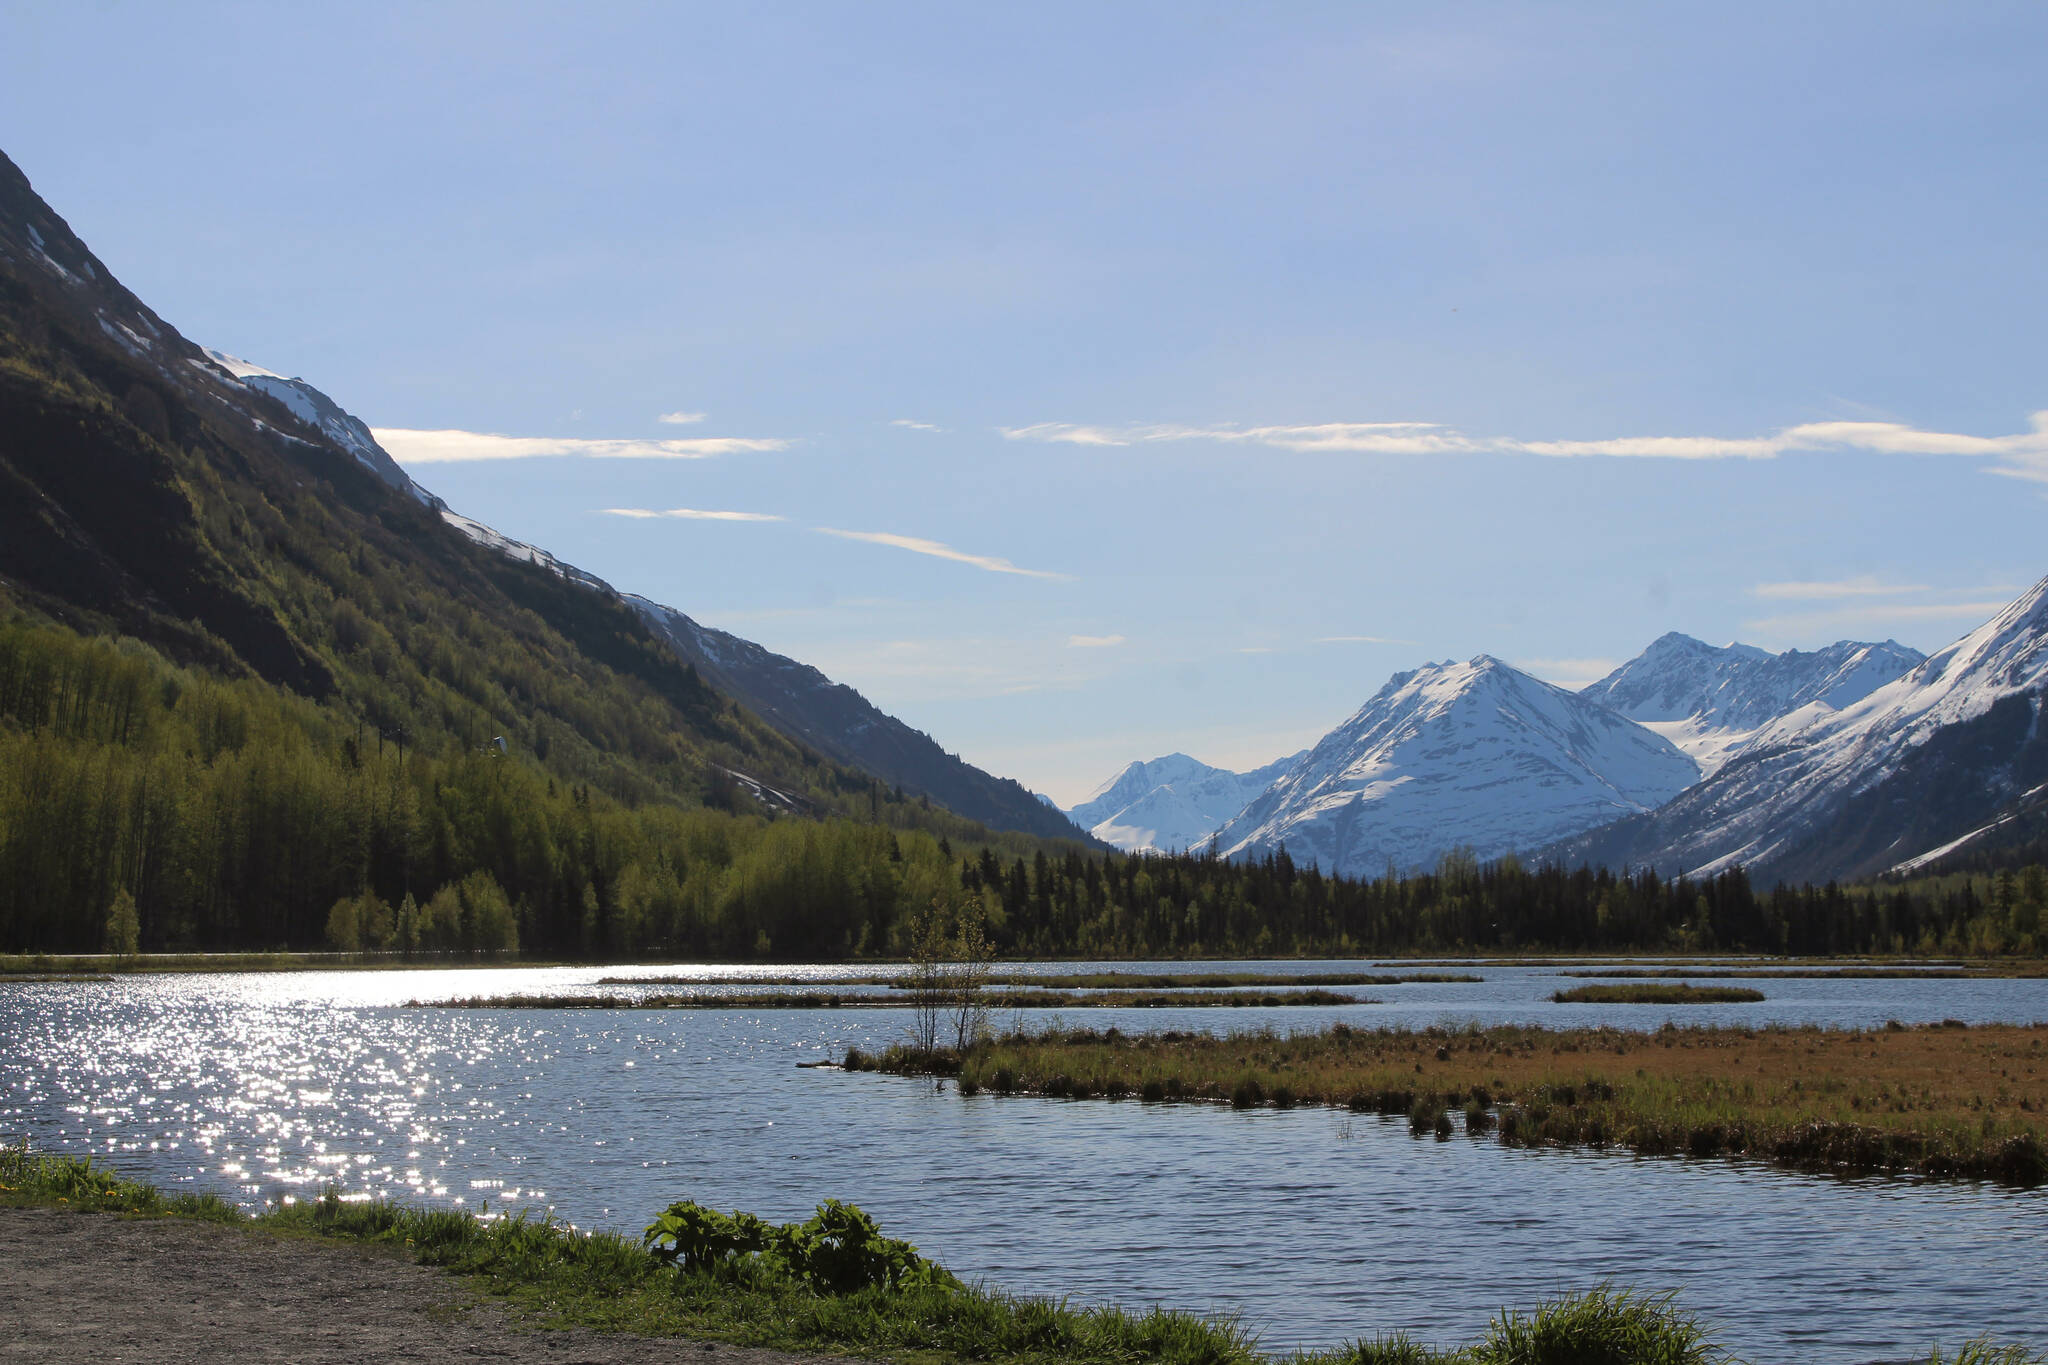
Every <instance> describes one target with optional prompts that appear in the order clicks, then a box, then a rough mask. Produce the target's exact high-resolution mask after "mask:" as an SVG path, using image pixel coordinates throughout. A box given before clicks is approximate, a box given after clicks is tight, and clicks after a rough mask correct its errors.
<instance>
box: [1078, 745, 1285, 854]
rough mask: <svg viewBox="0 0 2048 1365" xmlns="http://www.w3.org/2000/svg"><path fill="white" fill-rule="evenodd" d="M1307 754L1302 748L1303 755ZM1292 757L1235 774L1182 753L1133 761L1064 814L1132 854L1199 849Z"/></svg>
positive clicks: (1281, 770)
mask: <svg viewBox="0 0 2048 1365" xmlns="http://www.w3.org/2000/svg"><path fill="white" fill-rule="evenodd" d="M1306 752H1307V750H1303V751H1302V754H1305V753H1306ZM1302 754H1290V755H1288V756H1287V757H1286V758H1281V759H1276V760H1274V761H1273V762H1271V763H1268V764H1266V765H1265V766H1264V767H1262V768H1254V769H1252V771H1250V772H1246V773H1236V772H1231V771H1230V770H1229V769H1227V768H1214V767H1211V766H1210V765H1208V764H1207V763H1204V762H1202V761H1201V760H1199V759H1194V758H1189V757H1188V756H1187V755H1186V754H1168V755H1166V756H1165V757H1164V758H1154V759H1149V760H1146V761H1144V762H1139V763H1133V764H1130V765H1129V766H1128V767H1126V768H1125V769H1124V770H1123V771H1122V772H1120V773H1118V774H1117V775H1116V776H1115V777H1112V778H1110V779H1109V781H1107V782H1105V783H1103V784H1102V785H1101V786H1099V787H1097V788H1096V789H1095V790H1094V791H1093V792H1091V793H1089V796H1088V799H1087V800H1085V801H1083V802H1082V803H1081V804H1080V805H1078V806H1074V807H1072V808H1070V809H1069V810H1068V811H1067V815H1068V816H1069V817H1070V818H1071V819H1072V820H1073V822H1074V823H1075V824H1077V825H1079V826H1080V827H1081V828H1083V829H1085V830H1087V831H1088V832H1089V833H1090V834H1093V835H1094V836H1095V837H1096V838H1098V839H1100V840H1102V841H1103V842H1104V843H1106V844H1113V845H1114V846H1116V847H1117V848H1122V849H1129V850H1131V851H1132V852H1155V853H1172V852H1178V851H1180V850H1182V849H1189V848H1197V847H1199V846H1201V845H1202V844H1205V843H1207V842H1208V841H1209V838H1210V836H1211V835H1213V834H1215V833H1216V831H1217V830H1219V829H1221V828H1223V825H1224V823H1225V822H1226V821H1228V820H1229V819H1230V818H1231V817H1232V816H1233V815H1236V814H1237V813H1238V812H1239V811H1241V810H1243V809H1244V808H1245V806H1247V805H1248V804H1250V803H1251V801H1252V800H1253V798H1255V797H1257V796H1258V795H1259V793H1261V792H1263V791H1264V790H1265V789H1266V788H1267V787H1269V786H1271V785H1272V782H1273V779H1274V778H1276V777H1278V776H1280V774H1281V773H1283V772H1285V771H1287V769H1289V768H1290V767H1292V766H1293V765H1294V764H1295V763H1297V762H1299V761H1300V760H1301V758H1302Z"/></svg>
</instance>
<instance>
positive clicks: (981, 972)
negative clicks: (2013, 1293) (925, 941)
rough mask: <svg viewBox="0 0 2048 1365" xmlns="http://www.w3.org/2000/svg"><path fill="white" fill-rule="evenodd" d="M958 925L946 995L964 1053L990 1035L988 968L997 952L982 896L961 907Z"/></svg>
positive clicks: (959, 1047) (957, 1048)
mask: <svg viewBox="0 0 2048 1365" xmlns="http://www.w3.org/2000/svg"><path fill="white" fill-rule="evenodd" d="M959 922H960V923H959V931H958V932H957V933H956V934H955V935H954V936H953V945H952V946H953V962H952V971H951V973H950V976H951V980H950V981H949V982H948V983H947V984H948V985H949V986H950V987H951V989H950V990H949V991H948V992H947V994H948V996H949V997H950V999H951V1003H952V1011H951V1013H952V1024H953V1047H954V1050H955V1051H958V1052H962V1053H964V1052H966V1051H967V1049H968V1048H970V1047H973V1046H974V1045H975V1044H976V1043H978V1042H980V1041H981V1040H982V1038H983V1037H984V1036H985V1035H986V1034H987V1033H988V993H987V992H988V980H989V968H990V967H991V966H992V965H993V963H994V961H995V955H996V952H995V945H994V944H993V943H991V942H990V941H989V936H988V919H987V916H986V915H985V913H984V912H983V910H982V906H981V900H980V898H979V897H976V898H975V899H973V900H970V901H969V902H968V903H967V904H966V905H964V906H962V907H961V909H960V914H959Z"/></svg>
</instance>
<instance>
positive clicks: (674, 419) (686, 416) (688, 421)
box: [654, 412, 709, 427]
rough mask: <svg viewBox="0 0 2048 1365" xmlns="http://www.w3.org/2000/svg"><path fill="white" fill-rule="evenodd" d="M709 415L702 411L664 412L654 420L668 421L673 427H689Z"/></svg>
mask: <svg viewBox="0 0 2048 1365" xmlns="http://www.w3.org/2000/svg"><path fill="white" fill-rule="evenodd" d="M708 415H709V414H706V413H702V412H664V413H663V414H661V416H659V417H657V418H655V419H654V420H655V421H657V422H666V423H668V425H670V426H672V427H687V426H691V425H694V424H695V423H698V422H701V421H703V420H704V418H705V417H706V416H708Z"/></svg>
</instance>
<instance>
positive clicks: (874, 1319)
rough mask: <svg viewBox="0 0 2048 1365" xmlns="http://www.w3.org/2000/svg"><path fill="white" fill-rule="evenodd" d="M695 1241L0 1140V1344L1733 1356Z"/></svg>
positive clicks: (1657, 1319) (725, 1359)
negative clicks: (1073, 1299) (1457, 1341)
mask: <svg viewBox="0 0 2048 1365" xmlns="http://www.w3.org/2000/svg"><path fill="white" fill-rule="evenodd" d="M684 1207H685V1206H683V1205H677V1206H675V1207H673V1208H671V1210H670V1211H669V1213H670V1214H675V1213H676V1212H677V1210H678V1209H681V1208H684ZM691 1207H694V1206H691ZM706 1212H707V1213H708V1212H709V1211H706ZM821 1212H822V1210H821ZM709 1216H710V1217H711V1218H712V1219H713V1221H714V1223H719V1224H723V1223H724V1220H723V1218H722V1216H720V1215H716V1214H710V1215H709ZM663 1221H664V1222H666V1221H667V1220H666V1219H664V1220H663ZM678 1249H679V1250H680V1244H679V1245H678ZM696 1254H698V1255H707V1254H708V1255H711V1256H712V1257H713V1258H714V1260H713V1261H712V1262H711V1263H709V1264H700V1265H699V1266H697V1267H696V1268H695V1269H691V1268H689V1266H688V1264H687V1262H684V1263H682V1264H670V1263H668V1262H666V1261H664V1260H663V1259H662V1258H661V1257H659V1256H657V1255H655V1254H653V1253H651V1252H649V1251H647V1250H645V1249H643V1247H642V1246H641V1244H640V1243H639V1242H638V1241H635V1240H632V1239H628V1238H626V1237H624V1236H621V1235H619V1234H616V1233H609V1232H596V1233H586V1232H580V1231H577V1230H575V1229H570V1228H567V1227H564V1226H562V1225H559V1224H553V1223H546V1222H529V1221H526V1220H524V1219H503V1218H500V1219H496V1220H491V1221H486V1220H485V1219H483V1218H480V1217H479V1216H478V1215H476V1214H471V1213H456V1212H449V1211H443V1210H426V1209H417V1208H410V1207H405V1206H396V1205H383V1204H348V1203H345V1202H341V1201H337V1200H334V1199H332V1198H323V1199H320V1200H317V1201H314V1202H312V1203H310V1204H299V1205H296V1206H292V1207H290V1208H286V1209H281V1210H276V1211H272V1212H269V1213H266V1214H263V1215H260V1216H256V1217H251V1216H249V1215H247V1214H246V1212H245V1211H243V1210H240V1209H238V1208H236V1207H235V1206H233V1205H230V1204H227V1203H226V1202H225V1201H223V1200H220V1199H218V1198H216V1197H213V1196H204V1195H201V1196H192V1195H166V1194H164V1193H163V1192H162V1191H159V1190H157V1189H155V1188H154V1187H153V1186H149V1185H145V1184H141V1183H138V1182H132V1181H124V1180H121V1179H119V1178H118V1177H117V1176H115V1175H114V1174H113V1173H112V1172H111V1171H108V1170H107V1169H105V1168H102V1167H95V1166H93V1165H91V1164H90V1163H89V1162H86V1161H82V1160H78V1159H74V1158H67V1157H54V1156H41V1155H31V1154H30V1153H28V1152H27V1151H25V1150H24V1149H19V1148H10V1149H0V1282H4V1284H5V1285H6V1287H7V1288H8V1289H9V1290H10V1291H13V1292H12V1297H13V1298H14V1300H15V1301H16V1303H17V1304H18V1306H19V1309H18V1313H17V1314H16V1315H15V1319H16V1320H12V1321H10V1322H9V1328H10V1331H9V1333H8V1334H7V1336H6V1337H5V1338H4V1339H0V1360H11V1359H23V1360H36V1361H39V1362H52V1363H53V1365H127V1363H128V1362H135V1365H142V1363H143V1362H149V1363H150V1365H199V1362H202V1361H212V1360H216V1359H221V1358H240V1359H249V1360H290V1361H293V1362H303V1363H304V1365H329V1363H330V1362H332V1365H342V1362H359V1361H362V1360H365V1359H398V1358H403V1359H408V1360H417V1361H424V1362H428V1365H439V1363H440V1362H453V1361H468V1360H473V1359H475V1358H476V1357H478V1356H480V1355H483V1356H491V1357H495V1358H499V1359H506V1360H510V1361H512V1362H513V1363H514V1365H525V1362H535V1361H547V1362H551V1365H566V1362H568V1361H572V1360H573V1361H574V1362H578V1365H643V1362H644V1361H645V1360H646V1359H647V1358H648V1352H649V1351H650V1350H662V1349H666V1350H668V1351H670V1352H673V1351H678V1350H682V1351H686V1352H687V1353H688V1358H691V1359H701V1360H705V1361H707V1362H713V1365H822V1363H823V1362H827V1361H831V1360H843V1359H845V1358H846V1357H847V1356H848V1355H853V1356H860V1357H865V1358H879V1359H889V1360H897V1361H916V1362H919V1363H920V1365H964V1363H965V1362H967V1361H1002V1362H1006V1365H1038V1363H1039V1362H1045V1363H1046V1365H1050V1363H1051V1362H1053V1361H1074V1362H1092V1363H1093V1365H1142V1363H1144V1362H1155V1361H1156V1362H1159V1363H1160V1365H1525V1363H1526V1362H1559V1365H1565V1363H1566V1362H1575V1361H1581V1360H1586V1359H1599V1360H1601V1361H1603V1362H1608V1365H1708V1362H1725V1363H1726V1365H1734V1362H1735V1361H1736V1359H1737V1358H1736V1357H1733V1356H1731V1355H1729V1354H1728V1353H1726V1352H1725V1351H1723V1350H1721V1349H1720V1348H1719V1347H1717V1346H1715V1345H1714V1344H1713V1343H1712V1342H1711V1340H1710V1339H1709V1335H1708V1333H1707V1332H1706V1330H1705V1329H1704V1328H1703V1327H1702V1326H1701V1325H1700V1323H1699V1322H1698V1321H1697V1320H1696V1319H1695V1318H1693V1317H1692V1316H1691V1315H1690V1314H1689V1313H1687V1312H1686V1311H1685V1310H1684V1309H1683V1307H1682V1306H1681V1305H1679V1304H1678V1303H1676V1302H1675V1300H1674V1299H1673V1298H1672V1297H1671V1296H1670V1295H1655V1294H1644V1293H1642V1292H1640V1291H1635V1290H1629V1289H1618V1288H1615V1287H1612V1286H1608V1285H1602V1286H1600V1287H1597V1288H1595V1289H1591V1290H1588V1291H1584V1292H1581V1293H1578V1294H1574V1295H1569V1296H1567V1297H1565V1298H1562V1299H1556V1300H1552V1301H1549V1302H1546V1303H1543V1304H1539V1305H1536V1306H1535V1307H1534V1308H1531V1309H1526V1310H1517V1309H1512V1308H1503V1309H1501V1310H1500V1312H1499V1314H1498V1316H1497V1317H1496V1318H1495V1320H1494V1322H1493V1323H1492V1325H1491V1326H1490V1327H1489V1328H1488V1330H1487V1332H1486V1334H1485V1335H1484V1336H1483V1337H1482V1338H1480V1339H1478V1340H1476V1341H1473V1342H1470V1343H1466V1344H1464V1345H1459V1346H1450V1347H1444V1346H1432V1345H1425V1344H1422V1343H1418V1342H1415V1341H1413V1340H1411V1339H1409V1338H1407V1337H1403V1336H1395V1337H1378V1338H1366V1339H1360V1340H1357V1341H1354V1342H1352V1343H1351V1344H1349V1345H1347V1346H1342V1347H1337V1348H1334V1349H1331V1350H1323V1351H1297V1352H1291V1353H1288V1354H1286V1355H1284V1356H1275V1355H1268V1354H1264V1353H1261V1352H1260V1351H1259V1349H1258V1347H1257V1343H1256V1341H1254V1340H1253V1339H1251V1338H1249V1337H1247V1336H1246V1335H1244V1334H1243V1333H1242V1332H1241V1331H1240V1330H1239V1329H1238V1328H1237V1327H1235V1326H1234V1325H1233V1324H1232V1323H1230V1322H1229V1321H1227V1320H1218V1319H1214V1318H1207V1317H1202V1316H1199V1315H1195V1314H1189V1313H1182V1312H1175V1311H1170V1310H1162V1309H1157V1308H1155V1309H1152V1310H1151V1311H1149V1312H1146V1313H1134V1312H1131V1311H1128V1310H1123V1309H1118V1308H1114V1307H1109V1308H1088V1309H1074V1308H1071V1307H1069V1306H1068V1305H1067V1304H1066V1302H1065V1301H1064V1300H1051V1299H1042V1298H1020V1297H1016V1296H1011V1295H1007V1294H1003V1293H1001V1292H999V1291H994V1290H989V1289H986V1288H984V1287H981V1286H970V1285H961V1284H959V1283H958V1282H957V1281H953V1280H951V1277H950V1276H943V1274H941V1277H940V1281H939V1282H936V1283H934V1282H929V1281H926V1282H919V1283H915V1284H913V1283H911V1282H908V1281H906V1282H905V1283H904V1284H903V1285H901V1286H899V1287H895V1288H888V1287H883V1286H880V1285H877V1286H875V1287H871V1288H866V1289H861V1290H858V1291H857V1292H844V1293H841V1292H838V1291H832V1292H828V1291H825V1290H822V1289H820V1290H807V1289H804V1288H802V1287H801V1286H796V1285H793V1284H792V1282H791V1281H789V1280H787V1279H785V1278H781V1272H780V1271H778V1270H776V1269H775V1266H774V1263H773V1262H766V1263H763V1264H755V1262H758V1261H760V1260H761V1258H760V1257H759V1256H756V1255H752V1254H745V1253H742V1254H739V1255H737V1256H736V1257H735V1256H734V1255H732V1254H731V1253H726V1254H725V1259H724V1260H722V1261H720V1260H717V1259H716V1257H717V1256H718V1255H719V1254H720V1253H718V1252H717V1251H715V1250H713V1251H711V1252H708V1253H707V1252H705V1251H703V1250H701V1249H700V1250H699V1251H698V1252H697V1253H696ZM436 1267H439V1268H438V1269H437V1268H436ZM657 1342H663V1343H667V1345H666V1347H665V1348H664V1347H663V1346H659V1345H657V1344H656V1343H657ZM792 1348H794V1349H792ZM1911 1358H1912V1359H1914V1360H1925V1361H1927V1362H1928V1365H1943V1362H1944V1361H1952V1362H1953V1365H1966V1363H1972V1365H2048V1355H2044V1354H2042V1353H2040V1352H2038V1351H2035V1350H2033V1349H2031V1348H2027V1347H2022V1346H2018V1345H2000V1344H1998V1343H1996V1342H1993V1341H1992V1340H1990V1339H1989V1338H1987V1337H1980V1338H1976V1339H1973V1340H1972V1341H1971V1342H1968V1343H1965V1344H1963V1345H1962V1346H1961V1347H1960V1348H1959V1349H1958V1352H1957V1354H1956V1355H1954V1356H1953V1357H1947V1356H1944V1355H1943V1354H1942V1352H1941V1351H1940V1350H1939V1349H1936V1350H1935V1351H1934V1352H1933V1353H1932V1354H1930V1355H1928V1356H1925V1357H1921V1356H1913V1357H1911Z"/></svg>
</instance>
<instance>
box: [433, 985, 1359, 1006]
mask: <svg viewBox="0 0 2048 1365" xmlns="http://www.w3.org/2000/svg"><path fill="white" fill-rule="evenodd" d="M985 998H986V1001H987V1006H988V1008H989V1009H991V1010H997V1009H1010V1010H1073V1009H1158V1008H1166V1009H1244V1008H1247V1007H1255V1006H1268V1007H1271V1006H1282V1007H1303V1006H1317V1005H1370V1004H1377V1003H1378V1002H1377V1001H1374V1000H1370V999H1368V998H1366V997H1364V996H1359V995H1339V994H1337V993H1336V992H1335V991H1326V990H1302V991H1220V990H1219V991H1199V990H1196V991H1163V990H1160V991H1150V990H1132V991H1090V992H1086V993H1076V992H1071V991H1033V990H997V991H989V992H987V993H986V997H985ZM406 1007H407V1008H408V1009H473V1010H579V1009H581V1010H597V1009H604V1010H809V1009H909V1008H911V1002H910V1000H908V999H907V998H905V997H904V996H901V995H881V994H860V995H854V994H842V993H840V992H837V991H741V992H726V993H723V994H717V993H710V992H707V993H705V994H702V995H643V996H628V995H589V994H582V995H479V996H469V997H465V998H461V999H454V1000H408V1001H407V1002H406Z"/></svg>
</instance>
